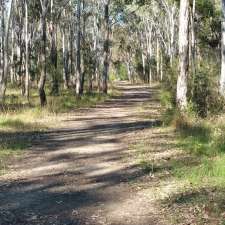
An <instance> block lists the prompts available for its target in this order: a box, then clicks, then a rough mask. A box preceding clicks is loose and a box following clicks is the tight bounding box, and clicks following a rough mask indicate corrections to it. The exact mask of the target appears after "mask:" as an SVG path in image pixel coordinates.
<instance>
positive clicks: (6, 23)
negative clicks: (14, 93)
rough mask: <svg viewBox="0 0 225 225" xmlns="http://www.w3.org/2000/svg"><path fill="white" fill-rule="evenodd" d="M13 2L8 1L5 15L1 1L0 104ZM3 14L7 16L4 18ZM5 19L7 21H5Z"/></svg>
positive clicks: (7, 56)
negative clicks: (0, 68)
mask: <svg viewBox="0 0 225 225" xmlns="http://www.w3.org/2000/svg"><path fill="white" fill-rule="evenodd" d="M13 5H14V0H10V1H9V4H8V8H7V13H6V10H5V7H4V1H3V0H1V11H2V16H1V17H2V19H1V23H2V52H3V53H2V57H3V58H2V61H3V62H2V72H1V74H0V103H4V99H5V91H6V84H7V75H8V72H9V61H10V52H9V31H10V26H11V17H12V11H13ZM5 14H7V16H6V17H5ZM5 18H6V19H7V20H5Z"/></svg>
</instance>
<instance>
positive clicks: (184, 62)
mask: <svg viewBox="0 0 225 225" xmlns="http://www.w3.org/2000/svg"><path fill="white" fill-rule="evenodd" d="M188 52H189V0H181V1H180V18H179V75H178V80H177V105H178V108H179V109H180V110H181V111H182V110H185V109H186V108H187V77H188V68H189V54H188Z"/></svg>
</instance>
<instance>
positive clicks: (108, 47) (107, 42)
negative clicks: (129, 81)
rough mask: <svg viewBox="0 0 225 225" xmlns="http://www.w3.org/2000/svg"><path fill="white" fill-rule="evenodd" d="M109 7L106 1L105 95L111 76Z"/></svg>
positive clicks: (103, 81)
mask: <svg viewBox="0 0 225 225" xmlns="http://www.w3.org/2000/svg"><path fill="white" fill-rule="evenodd" d="M109 5H110V0H106V3H105V5H104V8H105V17H104V29H105V41H104V68H103V76H102V91H103V93H104V94H107V92H108V75H109V60H110V46H109V44H110V43H109V42H110V21H109Z"/></svg>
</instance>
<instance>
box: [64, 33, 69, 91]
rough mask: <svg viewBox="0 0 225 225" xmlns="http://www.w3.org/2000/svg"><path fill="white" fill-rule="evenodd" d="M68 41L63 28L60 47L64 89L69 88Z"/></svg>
mask: <svg viewBox="0 0 225 225" xmlns="http://www.w3.org/2000/svg"><path fill="white" fill-rule="evenodd" d="M67 46H68V43H67V38H66V34H65V29H63V34H62V49H63V80H64V89H68V88H69V65H68V64H69V52H68V47H67Z"/></svg>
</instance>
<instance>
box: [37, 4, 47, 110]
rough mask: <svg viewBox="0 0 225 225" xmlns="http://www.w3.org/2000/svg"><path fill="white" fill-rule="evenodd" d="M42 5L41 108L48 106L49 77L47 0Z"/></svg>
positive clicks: (39, 84) (39, 87)
mask: <svg viewBox="0 0 225 225" xmlns="http://www.w3.org/2000/svg"><path fill="white" fill-rule="evenodd" d="M40 1H41V5H42V14H41V25H42V49H41V51H42V52H41V56H40V59H41V60H40V61H41V76H40V80H39V83H38V90H39V97H40V103H41V106H45V105H46V104H47V98H46V94H45V83H46V77H47V55H46V54H47V50H46V42H47V24H46V15H47V5H48V2H47V0H40Z"/></svg>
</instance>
